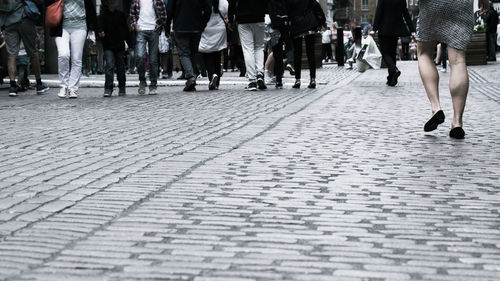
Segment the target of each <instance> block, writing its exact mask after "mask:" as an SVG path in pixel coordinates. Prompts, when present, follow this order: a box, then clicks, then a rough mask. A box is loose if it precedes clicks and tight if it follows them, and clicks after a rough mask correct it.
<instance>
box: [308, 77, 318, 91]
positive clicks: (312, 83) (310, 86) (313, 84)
mask: <svg viewBox="0 0 500 281" xmlns="http://www.w3.org/2000/svg"><path fill="white" fill-rule="evenodd" d="M307 88H309V89H316V80H314V79H313V80H311V82H310V83H309V86H307Z"/></svg>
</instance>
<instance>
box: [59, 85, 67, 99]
mask: <svg viewBox="0 0 500 281" xmlns="http://www.w3.org/2000/svg"><path fill="white" fill-rule="evenodd" d="M67 94H68V89H67V88H66V87H61V89H60V90H59V94H57V96H58V97H60V98H61V99H64V98H66V95H67Z"/></svg>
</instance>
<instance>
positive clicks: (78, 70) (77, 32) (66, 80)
mask: <svg viewBox="0 0 500 281" xmlns="http://www.w3.org/2000/svg"><path fill="white" fill-rule="evenodd" d="M86 37H87V30H83V29H65V28H63V33H62V36H61V37H56V45H57V52H58V54H59V56H58V66H59V80H60V81H61V87H64V88H68V90H70V91H72V92H77V91H78V87H79V86H80V77H81V75H82V55H83V45H84V44H85V39H86ZM70 56H71V70H70Z"/></svg>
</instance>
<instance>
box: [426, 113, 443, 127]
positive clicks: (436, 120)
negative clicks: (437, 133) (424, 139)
mask: <svg viewBox="0 0 500 281" xmlns="http://www.w3.org/2000/svg"><path fill="white" fill-rule="evenodd" d="M443 122H444V112H443V111H442V110H439V111H438V112H436V113H435V114H434V116H432V118H431V119H429V121H427V123H425V126H424V131H425V132H431V131H434V130H436V129H437V127H438V125H439V124H442V123H443Z"/></svg>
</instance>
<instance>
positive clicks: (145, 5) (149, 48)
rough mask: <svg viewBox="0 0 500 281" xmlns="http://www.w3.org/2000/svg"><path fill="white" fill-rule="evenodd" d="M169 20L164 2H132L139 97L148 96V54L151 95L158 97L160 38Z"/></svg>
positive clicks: (132, 25) (150, 0) (131, 20)
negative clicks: (147, 58)
mask: <svg viewBox="0 0 500 281" xmlns="http://www.w3.org/2000/svg"><path fill="white" fill-rule="evenodd" d="M166 20H167V10H166V7H165V4H164V2H163V0H132V3H131V4H130V27H131V28H132V30H135V31H136V43H135V59H136V65H137V72H138V73H139V90H138V92H139V95H144V94H146V86H147V83H146V53H148V54H149V80H150V84H149V95H157V94H158V90H157V84H158V47H159V36H160V34H161V31H162V29H163V28H164V26H165V23H166Z"/></svg>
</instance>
